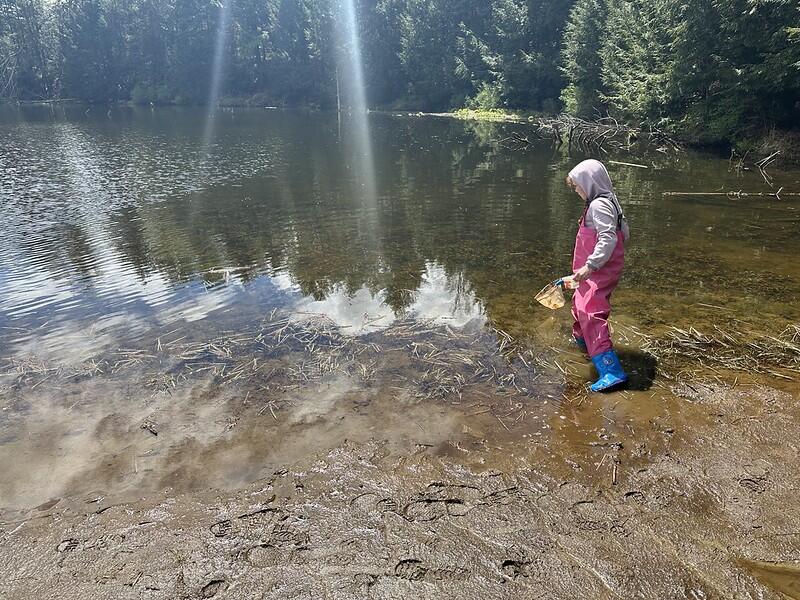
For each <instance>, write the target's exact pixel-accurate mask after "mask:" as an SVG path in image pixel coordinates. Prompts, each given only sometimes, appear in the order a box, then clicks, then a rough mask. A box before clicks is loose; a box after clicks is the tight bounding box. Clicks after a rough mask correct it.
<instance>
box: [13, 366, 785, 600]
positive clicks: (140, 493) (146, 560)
mask: <svg viewBox="0 0 800 600" xmlns="http://www.w3.org/2000/svg"><path fill="white" fill-rule="evenodd" d="M387 360H388V359H387ZM392 360H394V359H392ZM629 360H630V357H629ZM389 364H391V361H390V362H389ZM564 366H565V367H566V368H567V369H568V370H569V372H570V377H574V376H576V375H577V376H579V377H580V376H583V377H587V378H588V377H589V376H590V374H591V373H590V371H589V367H588V365H587V364H586V363H585V361H583V360H582V359H581V358H580V357H579V356H573V357H572V358H571V359H570V363H569V364H565V365H564ZM734 381H735V385H734V383H733V382H734ZM769 383H770V382H769V381H768V380H765V379H763V378H762V379H748V378H746V377H743V376H742V377H740V376H736V377H734V379H733V381H730V380H729V378H727V377H725V378H722V377H716V379H710V378H705V379H703V378H696V379H686V380H681V382H680V383H676V382H673V383H670V384H663V382H662V383H660V382H658V381H657V382H655V384H654V385H651V386H650V387H649V389H647V390H640V391H635V390H629V391H626V392H620V393H614V394H610V395H606V396H585V395H576V396H572V397H571V398H572V399H567V398H568V397H569V393H568V390H566V391H565V388H562V389H561V390H560V391H561V394H562V395H561V396H560V397H559V398H557V399H552V398H551V399H549V398H548V394H547V391H548V390H547V389H541V390H538V396H537V397H536V398H530V397H516V398H512V397H508V398H501V401H502V410H501V406H498V404H497V402H496V400H497V398H496V397H492V396H491V395H490V394H488V393H487V392H486V391H485V390H484V389H482V388H481V387H480V386H472V387H469V388H467V389H465V390H464V392H463V393H462V395H461V396H460V397H458V398H452V397H451V398H448V399H443V398H424V397H420V395H419V394H414V393H412V391H413V390H411V389H410V388H404V387H403V386H400V385H397V381H392V380H383V379H382V378H378V379H377V380H371V381H363V380H359V379H358V378H357V377H343V376H342V375H341V374H336V373H334V374H329V375H328V376H326V377H322V378H320V379H319V380H317V381H314V382H311V383H309V384H308V386H304V387H303V388H302V389H301V390H296V391H295V392H286V391H285V390H284V391H283V392H280V396H282V397H275V396H264V395H262V396H259V397H258V400H259V401H258V402H257V401H256V400H257V399H256V398H254V397H253V394H250V395H247V394H243V393H242V392H241V390H239V389H238V388H235V387H234V388H229V389H228V388H220V387H219V386H218V385H216V384H215V383H214V382H213V381H212V380H211V379H208V380H204V379H202V378H199V379H197V380H193V381H192V382H190V384H189V385H184V386H182V387H181V388H180V389H176V390H174V391H173V392H172V393H169V394H167V393H165V394H160V395H158V394H156V395H153V394H152V393H150V392H145V393H143V392H142V391H141V389H140V390H139V392H138V395H137V392H136V390H135V389H134V388H132V387H131V388H124V386H123V387H121V386H120V382H119V381H117V380H110V381H108V380H103V379H102V378H96V379H93V380H89V381H78V382H76V383H74V384H73V385H75V386H76V389H75V390H72V391H73V392H74V394H70V390H69V389H68V388H67V389H64V388H62V389H61V390H60V395H59V396H58V398H59V400H58V405H59V406H60V407H61V408H60V410H61V411H62V413H61V418H59V419H54V418H52V417H53V414H54V413H53V410H55V408H56V406H55V405H54V404H52V402H51V404H49V405H47V404H41V403H43V402H45V398H46V396H47V392H46V391H45V390H44V389H43V388H44V387H45V386H39V387H37V388H35V389H27V390H26V392H25V394H23V395H22V396H21V398H22V400H17V402H18V403H19V406H16V407H14V411H15V413H19V414H23V415H26V416H25V418H24V419H21V420H20V424H21V425H20V426H22V424H23V423H24V427H25V429H21V430H19V431H18V434H19V439H18V440H17V441H16V443H17V446H16V449H17V450H18V451H19V452H20V454H18V458H19V460H12V459H11V457H10V456H6V457H4V460H3V462H4V464H7V465H9V467H10V469H11V473H10V474H9V473H7V474H6V475H4V481H6V482H7V481H11V480H17V481H19V482H27V485H25V486H21V487H19V488H16V489H11V490H10V491H9V490H7V489H6V490H4V494H5V497H6V498H13V499H14V503H12V504H10V505H9V506H10V507H9V508H6V509H4V510H3V511H2V513H0V556H2V561H0V565H1V566H0V578H1V579H0V580H2V581H3V582H4V591H3V596H4V597H8V598H19V599H27V598H114V599H118V598H170V599H172V598H210V597H214V598H473V597H474V598H514V597H523V598H528V597H530V598H565V599H566V598H690V599H700V598H703V599H706V598H720V599H722V598H765V599H769V598H775V599H778V598H782V597H788V598H800V594H798V587H797V586H798V578H797V573H798V571H797V567H798V558H800V557H799V556H798V551H800V531H798V526H797V524H798V523H800V503H798V502H797V498H798V492H799V491H800V475H798V470H797V456H798V450H800V448H798V440H800V405H799V404H798V398H797V394H796V387H795V386H794V383H793V382H791V383H789V382H778V383H776V384H775V385H774V386H772V385H769ZM562 385H564V386H567V388H568V387H569V385H570V384H569V382H568V381H567V380H566V379H565V380H564V381H562ZM87 386H88V387H87ZM779 388H783V390H781V389H779ZM37 394H38V396H37ZM262 394H263V392H262ZM287 394H288V396H289V397H286V396H287ZM243 396H244V398H243ZM73 397H74V398H75V399H76V400H75V401H78V402H81V401H83V402H86V399H87V398H94V399H102V401H99V402H97V401H96V402H94V403H92V404H89V405H87V406H83V407H82V410H81V411H80V412H77V413H73V412H72V411H74V410H75V408H77V407H76V406H74V405H73V406H70V404H71V402H70V398H73ZM51 401H52V398H51ZM73 402H74V401H73ZM545 403H546V404H545ZM23 405H24V406H23ZM37 406H38V410H40V411H42V414H44V413H45V412H46V414H47V415H48V418H47V419H45V418H44V417H42V418H41V419H40V420H39V421H37V415H36V409H35V408H34V407H37ZM134 407H135V408H134ZM265 407H266V408H265ZM45 408H46V410H44V409H45ZM54 423H56V424H60V426H61V427H62V429H69V428H73V429H74V431H73V435H72V436H69V435H66V436H65V435H64V431H56V430H52V431H48V430H47V429H46V427H51V428H53V427H56V428H57V427H58V426H57V425H54ZM148 426H149V428H148ZM70 437H72V438H74V440H75V442H74V444H73V445H70V443H71V442H70ZM31 440H34V441H33V442H32V441H31ZM47 440H50V442H51V444H52V447H49V448H47V447H44V446H37V445H36V444H45V443H46V442H47ZM89 441H91V443H89ZM34 442H35V443H34ZM13 444H14V441H13V440H6V443H5V444H4V445H3V448H5V449H6V450H8V449H9V448H14V445H13ZM87 444H89V445H87ZM25 451H27V452H29V455H26V454H25ZM36 457H38V458H39V462H38V463H37V460H36ZM70 457H72V458H70ZM54 465H55V466H54ZM15 469H16V470H17V471H16V472H14V470H15ZM48 469H49V470H48ZM34 482H36V483H37V485H33V483H34ZM42 482H46V485H40V484H41V483H42ZM251 482H252V483H251ZM34 502H36V503H37V504H38V506H37V507H36V508H33V509H30V508H25V507H26V506H31V505H32V504H33V503H34ZM781 593H782V594H784V596H781Z"/></svg>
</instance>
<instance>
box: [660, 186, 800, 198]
mask: <svg viewBox="0 0 800 600" xmlns="http://www.w3.org/2000/svg"><path fill="white" fill-rule="evenodd" d="M662 196H725V197H727V198H777V199H778V200H780V199H781V198H784V197H792V198H794V197H800V192H784V191H783V188H780V189H779V190H778V191H777V192H743V191H742V190H738V191H733V190H731V191H727V192H664V193H663V194H662Z"/></svg>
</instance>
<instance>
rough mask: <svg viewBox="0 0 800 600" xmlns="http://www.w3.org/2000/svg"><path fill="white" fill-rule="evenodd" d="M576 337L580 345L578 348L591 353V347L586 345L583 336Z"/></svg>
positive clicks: (576, 342) (577, 344)
mask: <svg viewBox="0 0 800 600" xmlns="http://www.w3.org/2000/svg"><path fill="white" fill-rule="evenodd" d="M574 339H575V345H576V346H577V347H578V350H580V351H581V352H585V353H586V354H588V353H589V348H587V347H586V340H585V339H583V338H581V337H576V338H574Z"/></svg>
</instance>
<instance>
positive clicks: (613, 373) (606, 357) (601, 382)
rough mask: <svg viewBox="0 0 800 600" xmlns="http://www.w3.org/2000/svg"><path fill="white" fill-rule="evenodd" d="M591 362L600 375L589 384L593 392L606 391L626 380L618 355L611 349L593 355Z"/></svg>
mask: <svg viewBox="0 0 800 600" xmlns="http://www.w3.org/2000/svg"><path fill="white" fill-rule="evenodd" d="M592 362H593V363H594V366H595V368H596V369H597V372H598V373H599V375H600V379H598V380H597V381H595V382H594V383H593V384H592V385H591V386H589V387H590V389H591V390H592V391H593V392H606V391H609V390H611V389H613V388H615V387H617V386H620V385H622V384H623V383H625V382H626V381H628V376H627V375H626V374H625V371H624V370H623V369H622V364H621V363H620V362H619V356H617V353H616V352H614V351H613V350H609V351H608V352H603V353H602V354H598V355H597V356H593V357H592Z"/></svg>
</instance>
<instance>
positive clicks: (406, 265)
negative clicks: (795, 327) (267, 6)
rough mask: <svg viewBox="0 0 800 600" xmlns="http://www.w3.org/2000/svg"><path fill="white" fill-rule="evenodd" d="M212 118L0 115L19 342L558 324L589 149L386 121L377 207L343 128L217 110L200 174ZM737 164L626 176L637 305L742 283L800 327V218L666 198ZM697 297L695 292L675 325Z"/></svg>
mask: <svg viewBox="0 0 800 600" xmlns="http://www.w3.org/2000/svg"><path fill="white" fill-rule="evenodd" d="M203 117H204V113H203V111H192V110H172V109H165V110H163V111H162V110H156V111H149V110H148V111H144V112H143V111H137V110H127V109H126V110H118V109H115V110H114V113H113V115H112V118H111V119H109V118H106V117H105V115H104V116H103V118H102V119H101V118H94V117H92V115H91V114H90V115H88V116H87V115H85V114H84V113H83V111H78V112H76V113H70V112H65V113H62V114H60V115H59V116H57V118H51V117H49V116H48V117H46V118H45V117H42V115H41V114H39V113H36V112H24V113H23V112H14V113H11V114H9V113H6V114H5V115H3V116H0V135H2V136H3V139H4V140H5V141H6V142H7V143H5V144H4V145H3V146H2V148H0V167H1V168H0V178H2V180H1V181H0V182H1V183H2V185H0V206H2V209H3V212H4V216H5V218H4V220H3V222H2V224H0V233H2V235H0V327H3V328H4V329H2V330H0V337H2V339H3V341H4V342H6V346H5V348H6V351H9V350H10V351H14V350H17V351H36V352H39V353H41V352H53V353H62V354H69V353H70V350H71V349H74V348H80V349H81V351H82V352H83V351H85V352H87V353H89V352H90V351H91V350H95V349H97V348H98V347H105V346H108V347H113V346H115V345H116V346H119V345H122V344H128V343H130V344H136V343H138V342H140V341H142V340H148V339H149V338H150V337H152V335H154V334H153V332H154V331H156V332H157V331H163V329H164V328H165V327H170V326H172V325H176V324H181V323H185V324H192V327H193V328H195V329H203V330H204V331H205V330H206V329H207V330H208V333H212V332H213V330H214V329H220V328H227V329H236V327H238V326H241V325H242V324H245V323H252V322H254V321H257V320H259V319H261V318H263V316H264V315H265V314H268V313H269V312H270V311H272V310H273V309H275V308H282V309H286V310H290V311H294V312H324V313H325V314H327V315H328V316H329V317H330V318H332V319H333V320H334V321H335V322H336V323H338V324H340V325H341V326H343V327H346V328H349V329H352V330H354V331H364V332H369V331H374V330H376V329H380V328H383V327H387V326H388V325H390V324H391V323H392V322H393V321H394V320H396V319H398V318H401V317H404V316H407V315H412V316H416V317H418V318H422V319H435V320H439V321H446V322H450V323H452V324H454V325H463V324H465V323H467V322H469V321H471V320H475V319H478V320H480V321H482V320H485V319H491V320H492V321H494V322H496V323H497V324H498V325H499V326H500V327H501V328H503V329H505V330H507V331H511V332H512V333H526V332H529V331H530V330H531V328H532V327H534V326H535V325H536V323H537V322H539V321H541V320H542V319H543V318H544V316H543V315H542V314H541V313H540V312H538V309H537V307H535V306H534V305H533V304H532V303H531V300H530V297H531V295H532V293H533V292H535V291H536V290H537V289H538V288H539V287H541V284H542V282H546V281H549V280H551V279H552V278H553V277H554V276H557V275H562V274H564V273H563V272H564V271H565V269H568V266H569V255H570V252H571V246H572V241H573V236H574V223H575V219H576V218H577V216H578V213H579V212H580V203H579V202H577V201H576V200H575V198H574V197H572V196H571V195H570V193H569V191H568V190H566V189H565V187H564V186H563V183H562V182H563V173H564V172H565V171H566V170H567V169H568V168H569V166H570V165H571V164H572V163H573V162H574V161H575V160H576V159H577V157H570V156H568V155H565V154H563V153H560V152H559V151H557V150H554V149H552V148H549V147H543V148H539V149H536V150H535V151H531V152H527V153H526V152H513V151H510V150H508V149H506V148H504V147H503V146H502V145H501V144H498V143H497V141H496V140H498V139H501V138H502V132H501V131H500V130H498V129H497V128H498V127H500V128H501V129H502V127H504V126H498V125H488V124H481V125H475V126H471V125H464V124H461V123H458V122H455V121H449V120H440V119H416V118H393V117H389V116H386V115H374V114H373V115H370V117H369V119H370V125H371V134H372V143H373V150H374V165H375V174H376V176H377V177H378V179H379V181H378V185H377V187H378V189H380V195H379V196H375V197H372V198H368V199H365V197H364V195H363V194H361V193H357V190H359V189H362V185H363V181H362V178H363V173H361V172H359V170H358V169H354V168H353V167H352V165H353V153H354V152H358V149H355V148H353V147H352V145H349V144H343V143H341V142H340V141H339V138H338V134H337V127H338V125H337V122H336V117H335V115H326V114H303V113H291V112H289V113H277V112H275V111H269V112H259V111H229V112H224V113H219V114H218V119H217V124H216V129H215V143H216V144H217V145H218V148H219V152H215V153H214V155H213V156H212V157H210V158H209V159H208V161H207V163H206V164H205V165H204V166H203V169H204V171H203V173H202V177H201V173H200V171H198V167H197V161H196V160H195V159H196V149H197V147H198V143H199V142H200V141H201V139H200V138H201V137H202V133H203V130H202V127H198V125H199V124H201V123H203ZM665 160H666V159H665ZM670 160H672V159H670ZM678 160H682V159H678ZM721 162H722V163H724V161H721ZM719 164H721V163H717V162H714V161H710V160H707V159H706V160H705V162H703V161H702V160H699V159H693V160H692V161H685V162H681V163H680V164H670V163H669V162H665V163H664V165H662V169H663V171H655V170H653V171H644V170H637V169H627V170H624V169H617V170H614V173H613V174H614V177H615V182H616V184H617V187H618V189H619V191H620V195H621V196H622V197H623V198H624V201H625V202H626V205H627V210H628V213H629V216H630V219H631V221H632V223H634V224H635V236H636V239H635V244H634V245H632V247H631V252H630V253H629V268H628V272H627V274H626V284H625V285H624V286H623V287H622V288H621V290H620V294H619V296H618V303H619V304H618V305H619V306H620V307H621V309H622V310H621V312H623V313H627V314H636V316H637V318H640V319H649V320H650V321H651V322H653V323H654V324H658V323H659V322H660V323H662V324H666V323H670V322H671V320H672V319H673V318H675V316H674V313H681V315H682V316H686V315H688V314H690V313H687V312H686V311H685V310H684V309H685V306H686V305H687V304H689V305H690V304H691V302H696V301H703V302H706V303H711V304H716V303H719V299H718V295H719V294H720V293H723V292H724V293H725V294H726V297H727V298H729V299H730V301H731V302H735V303H736V306H737V310H739V311H740V314H739V316H740V317H741V318H744V319H756V318H758V317H759V315H764V314H768V313H769V311H766V310H765V306H764V304H763V302H759V303H758V310H750V309H748V307H751V308H752V306H755V304H754V303H755V302H756V300H755V299H754V297H755V292H756V291H758V293H759V294H760V295H761V296H762V297H763V291H764V290H771V289H773V288H774V289H776V291H777V290H779V291H780V295H779V296H778V297H779V298H781V299H782V300H783V301H781V302H778V301H777V300H776V302H775V303H774V306H772V305H770V306H769V307H768V308H769V309H770V310H774V311H775V312H774V313H773V314H778V315H780V317H781V318H783V319H787V318H792V319H796V318H797V317H798V315H797V314H796V309H793V308H791V307H792V306H795V307H796V306H797V304H796V303H792V302H785V300H786V299H787V298H788V297H792V298H794V297H797V296H798V295H800V292H799V290H800V276H798V273H797V269H796V266H794V265H796V261H793V260H785V259H786V258H788V257H791V256H794V255H796V253H797V251H798V250H800V248H799V247H798V240H797V238H796V235H795V232H796V228H797V224H798V223H797V219H798V218H797V215H796V214H795V213H794V212H792V207H790V206H787V205H784V204H781V205H778V204H777V203H774V204H773V203H771V202H763V203H761V204H757V203H751V204H748V205H747V206H738V207H737V210H735V211H734V210H723V209H722V208H721V207H720V206H719V203H720V202H723V203H724V202H725V201H720V200H715V201H714V203H712V202H708V203H694V204H687V203H686V202H685V201H682V200H680V199H675V200H670V201H669V202H666V201H664V200H662V198H661V196H660V192H661V191H662V190H663V189H665V188H667V187H672V188H675V187H677V186H678V185H680V186H681V187H682V188H691V187H692V185H695V186H701V185H702V186H703V189H705V188H709V187H719V186H720V185H726V184H729V183H730V182H732V181H734V179H735V177H736V176H735V175H734V174H727V173H726V172H725V171H724V170H719V169H718V167H719ZM714 169H717V171H714ZM712 171H713V172H714V176H710V175H709V174H710V173H712ZM779 177H780V176H779ZM791 177H792V175H791V174H786V175H785V176H784V178H788V179H791ZM729 180H730V181H729ZM735 184H736V186H737V187H742V185H743V183H742V182H741V181H738V180H737V181H736V182H735ZM755 184H756V182H755V181H754V182H750V185H755ZM728 202H729V201H728ZM753 227H757V228H758V229H754V228H753ZM709 228H710V229H709ZM709 231H712V232H713V235H709ZM734 245H735V246H736V248H737V249H738V250H737V251H736V252H733V250H732V248H733V246H734ZM731 260H735V261H736V264H737V270H735V271H733V272H732V271H730V269H727V268H726V266H725V265H726V264H730V261H731ZM676 266H677V268H678V269H679V270H680V271H681V272H680V274H679V276H676ZM721 273H726V275H725V276H724V277H723V276H721ZM698 282H701V283H700V284H698ZM644 289H646V290H647V294H641V293H640V290H644ZM679 291H682V292H685V294H686V295H685V296H684V298H688V301H686V302H685V303H684V305H683V307H681V306H676V307H675V309H674V310H673V311H672V313H670V314H669V315H668V314H666V313H665V312H664V311H665V310H666V309H665V306H668V305H669V298H674V297H675V294H676V293H678V292H679ZM776 298H777V297H776ZM751 305H752V306H751ZM681 315H678V316H681ZM201 325H202V327H200V326H201ZM76 340H84V341H85V340H93V341H92V342H91V343H89V342H88V341H87V342H85V343H84V342H80V343H79V342H78V341H76Z"/></svg>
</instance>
